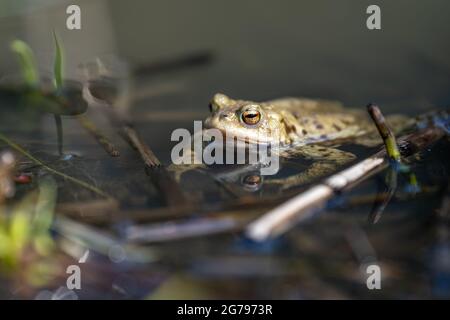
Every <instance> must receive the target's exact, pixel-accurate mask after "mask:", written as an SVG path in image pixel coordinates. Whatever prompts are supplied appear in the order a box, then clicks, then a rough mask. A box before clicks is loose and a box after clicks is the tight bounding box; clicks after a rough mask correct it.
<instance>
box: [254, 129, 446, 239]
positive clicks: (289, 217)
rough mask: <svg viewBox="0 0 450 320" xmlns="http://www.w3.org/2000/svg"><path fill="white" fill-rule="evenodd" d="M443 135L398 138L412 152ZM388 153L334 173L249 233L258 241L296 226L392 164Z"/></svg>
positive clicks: (440, 132) (423, 132) (433, 132)
mask: <svg viewBox="0 0 450 320" xmlns="http://www.w3.org/2000/svg"><path fill="white" fill-rule="evenodd" d="M443 135H444V131H443V130H442V129H440V128H437V127H431V128H426V129H424V130H421V131H418V132H415V133H413V134H410V135H406V136H403V137H401V138H400V139H399V145H401V146H402V149H401V155H402V156H404V157H408V156H411V155H413V154H414V153H416V152H418V151H421V150H423V149H424V148H426V147H427V146H429V145H430V144H432V143H433V142H436V141H437V140H438V139H440V138H441V137H442V136H443ZM386 155H387V153H386V150H384V149H383V150H381V151H379V152H378V153H376V154H374V155H373V156H371V157H369V158H366V159H364V160H363V161H361V162H359V163H357V164H355V165H353V166H351V167H350V168H347V169H345V170H343V171H341V172H339V173H337V174H334V175H332V176H331V177H329V178H328V179H326V180H325V181H323V182H322V183H319V184H317V185H315V186H313V187H311V188H310V189H308V190H307V191H305V192H303V193H301V194H299V195H297V196H295V197H294V198H292V199H290V200H288V201H287V202H285V203H283V204H282V205H280V206H278V207H276V208H275V209H273V210H270V211H269V212H268V213H266V214H265V215H263V216H262V217H260V218H259V219H257V220H256V221H254V222H252V223H251V224H249V225H248V227H247V228H246V234H247V235H248V236H249V237H250V238H251V239H253V240H255V241H264V240H266V239H268V238H270V237H274V236H277V235H279V234H281V233H283V232H285V231H286V230H288V229H289V228H291V227H292V226H293V224H294V223H293V222H299V221H300V220H304V219H305V218H308V217H310V216H311V215H312V214H313V213H314V212H315V210H320V209H323V208H324V207H325V204H326V203H327V201H328V200H330V199H331V198H332V197H333V196H334V195H335V194H336V193H339V192H342V191H344V190H347V189H350V188H351V187H354V186H355V185H356V184H358V183H360V182H361V181H363V180H365V179H368V178H369V177H370V176H372V175H373V174H375V173H377V172H379V171H381V170H383V169H385V168H386V167H387V166H388V165H389V162H388V161H387V159H386Z"/></svg>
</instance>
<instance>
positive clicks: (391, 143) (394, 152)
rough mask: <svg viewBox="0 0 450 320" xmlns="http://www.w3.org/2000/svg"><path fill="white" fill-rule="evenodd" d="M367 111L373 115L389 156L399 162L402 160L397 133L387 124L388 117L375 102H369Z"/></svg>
mask: <svg viewBox="0 0 450 320" xmlns="http://www.w3.org/2000/svg"><path fill="white" fill-rule="evenodd" d="M367 111H368V112H369V114H370V116H371V117H372V120H373V121H374V123H375V125H376V127H377V129H378V132H379V133H380V136H381V138H383V142H384V145H385V146H386V151H387V154H388V156H389V157H390V158H391V159H392V160H394V161H396V162H398V163H399V162H400V161H401V156H400V151H399V150H398V146H397V141H396V140H395V135H394V133H393V132H392V130H391V128H389V126H388V125H387V123H386V119H385V118H384V116H383V114H382V113H381V111H380V108H378V106H377V105H375V104H369V105H368V106H367Z"/></svg>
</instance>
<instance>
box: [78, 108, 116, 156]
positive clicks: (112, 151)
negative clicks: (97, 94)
mask: <svg viewBox="0 0 450 320" xmlns="http://www.w3.org/2000/svg"><path fill="white" fill-rule="evenodd" d="M77 119H78V121H79V122H80V124H81V125H82V126H83V128H85V129H86V130H87V131H88V132H89V133H90V134H91V135H92V136H93V137H94V138H95V140H97V142H98V143H99V144H100V145H101V146H102V147H103V149H105V151H106V152H107V153H108V154H109V155H110V156H111V157H118V156H120V151H119V150H117V148H116V146H115V145H114V144H113V143H112V142H111V141H109V139H108V138H107V137H106V136H105V135H104V134H103V133H102V132H100V131H99V130H98V129H97V127H96V126H95V124H94V123H93V122H92V121H91V120H89V119H88V118H87V117H85V116H81V115H80V116H77Z"/></svg>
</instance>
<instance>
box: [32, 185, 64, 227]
mask: <svg viewBox="0 0 450 320" xmlns="http://www.w3.org/2000/svg"><path fill="white" fill-rule="evenodd" d="M57 188H58V186H57V185H56V182H55V180H54V179H53V178H52V177H44V178H43V179H42V180H41V181H39V196H38V199H37V203H36V214H35V217H34V225H33V227H34V230H35V233H36V234H47V233H48V232H49V230H50V227H51V225H52V223H53V214H54V211H55V205H56V197H57Z"/></svg>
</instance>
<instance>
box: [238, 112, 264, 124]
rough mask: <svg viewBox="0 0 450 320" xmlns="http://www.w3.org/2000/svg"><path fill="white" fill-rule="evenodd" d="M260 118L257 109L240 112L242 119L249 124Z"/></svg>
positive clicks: (256, 121)
mask: <svg viewBox="0 0 450 320" xmlns="http://www.w3.org/2000/svg"><path fill="white" fill-rule="evenodd" d="M259 120H261V113H260V112H259V111H257V110H247V111H244V112H243V113H242V121H244V123H246V124H249V125H255V124H257V123H258V122H259Z"/></svg>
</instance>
